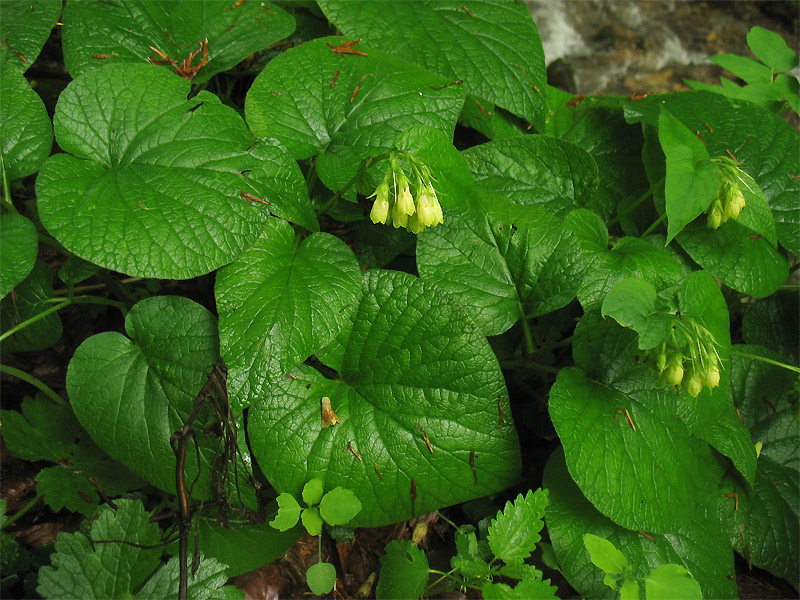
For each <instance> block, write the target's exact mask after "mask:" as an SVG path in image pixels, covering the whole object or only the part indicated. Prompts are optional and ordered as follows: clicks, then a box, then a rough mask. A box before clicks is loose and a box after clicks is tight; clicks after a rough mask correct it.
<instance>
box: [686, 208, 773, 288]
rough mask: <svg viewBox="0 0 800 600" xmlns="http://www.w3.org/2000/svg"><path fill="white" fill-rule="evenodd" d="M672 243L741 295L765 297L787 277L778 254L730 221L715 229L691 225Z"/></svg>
mask: <svg viewBox="0 0 800 600" xmlns="http://www.w3.org/2000/svg"><path fill="white" fill-rule="evenodd" d="M745 210H746V208H745ZM676 239H677V241H678V243H679V244H680V245H681V246H682V247H683V249H684V250H686V252H687V253H688V254H689V256H691V257H692V259H693V260H695V261H696V262H697V264H699V265H700V266H701V267H703V268H704V269H705V270H707V271H708V272H709V273H711V274H712V275H714V276H716V277H719V278H720V279H721V280H722V281H723V282H724V283H725V284H726V285H729V286H730V287H732V288H733V289H735V290H738V291H740V292H742V293H743V294H748V295H750V296H755V297H756V298H763V297H765V296H769V295H770V294H772V293H773V292H775V290H777V289H778V287H780V285H781V284H782V283H783V282H784V281H785V280H786V277H787V276H788V274H789V263H788V262H787V261H786V258H785V257H784V255H783V253H782V252H779V251H778V250H776V249H775V247H774V246H773V245H772V244H770V243H769V242H768V241H767V240H766V239H765V238H764V237H761V236H759V235H758V234H754V233H753V231H752V230H750V229H748V228H747V227H745V226H744V225H742V224H741V223H738V222H737V221H734V220H729V221H728V222H726V223H723V224H722V225H720V227H719V228H718V229H709V228H708V227H706V225H705V223H702V222H698V223H692V224H691V225H689V226H687V227H686V229H684V230H683V231H682V232H681V233H680V234H679V235H678V237H677V238H676Z"/></svg>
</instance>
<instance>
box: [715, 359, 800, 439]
mask: <svg viewBox="0 0 800 600" xmlns="http://www.w3.org/2000/svg"><path fill="white" fill-rule="evenodd" d="M731 352H732V357H731V395H732V396H733V399H734V402H735V403H736V407H737V409H738V410H739V413H740V414H741V416H742V421H743V423H744V425H745V426H746V427H748V428H749V429H751V430H752V429H753V428H754V427H755V426H756V425H758V424H759V423H761V422H763V421H765V420H768V419H770V418H771V416H772V415H773V414H774V413H776V412H778V411H782V410H784V409H785V408H786V407H787V406H789V403H792V404H793V403H794V402H795V401H796V400H795V399H796V398H797V391H796V389H795V388H794V384H795V382H796V380H797V375H796V374H794V373H792V372H791V371H789V370H787V369H785V368H783V367H780V366H777V365H774V364H770V363H767V362H764V361H763V360H760V358H765V359H767V360H770V361H776V362H782V363H788V364H793V362H792V360H791V359H787V358H785V357H784V356H783V355H781V354H778V353H777V352H774V351H772V350H769V349H768V348H764V347H761V346H756V345H753V344H740V345H735V346H733V347H732V348H731Z"/></svg>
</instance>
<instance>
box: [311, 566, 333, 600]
mask: <svg viewBox="0 0 800 600" xmlns="http://www.w3.org/2000/svg"><path fill="white" fill-rule="evenodd" d="M306 581H307V582H308V587H309V589H310V590H311V591H312V592H314V593H315V594H317V595H318V596H321V595H322V594H330V593H331V590H333V586H334V585H336V567H334V566H333V565H332V564H330V563H326V562H318V563H317V564H315V565H311V566H310V567H309V568H308V571H306Z"/></svg>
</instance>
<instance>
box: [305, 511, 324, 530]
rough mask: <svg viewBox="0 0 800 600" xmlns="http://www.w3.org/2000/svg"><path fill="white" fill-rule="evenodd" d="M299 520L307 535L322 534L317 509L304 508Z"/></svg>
mask: <svg viewBox="0 0 800 600" xmlns="http://www.w3.org/2000/svg"><path fill="white" fill-rule="evenodd" d="M300 520H301V521H302V522H303V527H305V528H306V531H307V532H308V535H319V534H320V533H322V517H321V516H320V515H319V509H317V508H304V509H303V512H301V513H300Z"/></svg>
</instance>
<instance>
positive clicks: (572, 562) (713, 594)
mask: <svg viewBox="0 0 800 600" xmlns="http://www.w3.org/2000/svg"><path fill="white" fill-rule="evenodd" d="M542 486H543V487H545V488H547V489H549V490H550V504H549V505H548V507H547V530H548V533H549V534H550V538H551V540H552V543H553V549H554V550H555V552H556V555H557V557H558V560H559V564H560V565H561V567H562V569H563V573H564V575H565V577H566V578H567V580H568V581H569V582H570V584H571V585H572V586H573V587H575V589H576V590H577V591H578V594H579V595H580V596H581V597H583V598H597V597H601V598H612V597H613V596H614V594H613V591H612V590H611V589H610V588H608V587H607V586H606V585H605V584H604V583H603V576H604V575H603V572H602V571H600V570H598V569H597V568H595V567H594V566H593V565H592V563H591V562H590V558H589V553H588V552H587V550H586V548H585V546H584V545H583V539H582V537H583V535H584V534H585V533H587V532H588V533H591V534H593V535H597V536H598V537H601V538H604V539H606V540H609V541H610V542H611V543H613V544H614V545H615V546H616V547H617V548H620V549H622V550H623V551H624V553H625V556H626V558H627V560H628V563H629V564H630V566H631V570H632V576H633V577H638V578H641V579H643V578H645V577H646V576H647V575H649V574H650V572H651V571H652V570H653V569H655V568H656V567H658V566H660V565H662V564H665V563H676V564H680V565H683V566H684V567H686V569H687V570H688V571H690V572H691V573H695V574H696V575H697V577H698V582H699V583H700V588H701V589H702V590H703V595H704V597H706V598H735V597H736V596H737V590H736V579H735V577H734V566H733V552H732V550H731V548H730V544H729V543H728V532H727V525H726V527H725V528H723V526H722V524H721V523H720V522H719V517H718V516H717V514H716V512H715V511H714V510H713V509H711V508H708V507H706V508H704V509H702V510H698V511H694V512H692V513H691V515H692V518H691V519H690V520H688V519H686V518H685V515H684V519H683V520H682V522H681V525H680V527H679V528H677V529H675V530H674V531H672V532H669V533H665V534H658V533H649V532H648V531H647V530H643V531H642V532H639V531H632V530H629V529H625V528H623V527H620V526H619V525H617V524H615V523H614V522H613V521H611V519H609V518H608V517H606V516H604V515H603V514H601V513H600V512H599V511H598V510H597V509H596V508H595V507H594V506H592V504H591V503H590V502H589V501H588V500H587V499H586V498H585V497H584V495H583V494H582V493H581V491H580V489H578V487H577V485H575V482H574V481H573V480H572V478H571V477H570V475H569V472H568V471H567V467H566V463H565V461H564V453H563V452H562V451H561V450H557V451H556V452H554V453H553V455H552V456H551V458H550V460H549V461H548V462H547V465H546V467H545V472H544V481H543V483H542ZM645 533H647V536H649V537H646V536H645V535H644V534H645ZM651 540H654V541H651Z"/></svg>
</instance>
